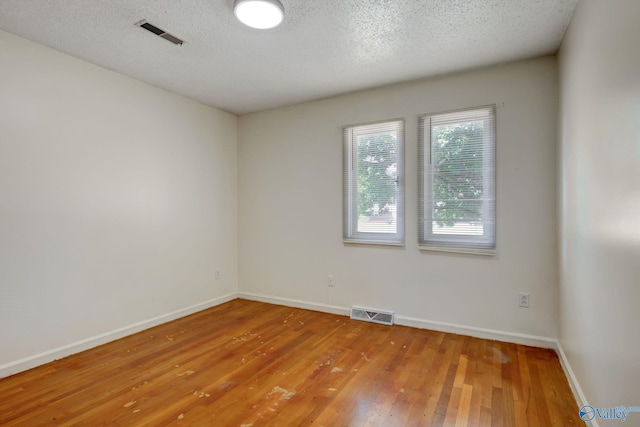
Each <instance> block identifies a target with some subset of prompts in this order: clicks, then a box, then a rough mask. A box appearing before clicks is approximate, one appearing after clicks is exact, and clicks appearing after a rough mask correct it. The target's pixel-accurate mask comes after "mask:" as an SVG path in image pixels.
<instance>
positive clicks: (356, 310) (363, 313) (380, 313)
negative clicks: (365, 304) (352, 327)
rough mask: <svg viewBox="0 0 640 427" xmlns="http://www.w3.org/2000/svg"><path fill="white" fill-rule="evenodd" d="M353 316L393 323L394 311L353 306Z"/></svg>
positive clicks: (382, 323)
mask: <svg viewBox="0 0 640 427" xmlns="http://www.w3.org/2000/svg"><path fill="white" fill-rule="evenodd" d="M351 318H352V319H355V320H364V321H365V322H372V323H380V324H381V325H393V311H385V310H377V309H373V308H362V307H355V306H354V307H351Z"/></svg>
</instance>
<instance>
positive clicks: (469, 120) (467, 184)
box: [418, 106, 496, 254]
mask: <svg viewBox="0 0 640 427" xmlns="http://www.w3.org/2000/svg"><path fill="white" fill-rule="evenodd" d="M418 135H419V142H418V144H419V146H418V150H419V165H418V167H419V175H420V176H419V194H418V197H419V202H418V206H419V216H418V219H419V224H418V226H419V238H418V243H419V245H420V247H421V248H422V249H437V250H447V251H454V252H466V253H479V254H493V253H494V252H495V233H496V226H495V222H496V221H495V219H496V213H495V212H496V210H495V106H488V107H481V108H475V109H471V110H462V111H452V112H447V113H439V114H433V115H425V116H422V117H420V118H419V129H418Z"/></svg>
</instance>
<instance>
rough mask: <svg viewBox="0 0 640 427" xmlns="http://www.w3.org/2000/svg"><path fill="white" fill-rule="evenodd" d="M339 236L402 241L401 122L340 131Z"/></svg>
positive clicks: (362, 126)
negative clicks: (341, 192)
mask: <svg viewBox="0 0 640 427" xmlns="http://www.w3.org/2000/svg"><path fill="white" fill-rule="evenodd" d="M343 145H344V165H343V181H344V203H343V224H344V227H343V228H344V231H343V238H344V240H345V241H346V242H355V243H358V242H361V243H380V244H402V243H403V242H404V224H403V221H404V206H403V202H404V201H403V197H404V190H403V172H404V171H403V168H404V121H402V120H393V121H387V122H382V123H372V124H366V125H359V126H347V127H345V128H344V129H343Z"/></svg>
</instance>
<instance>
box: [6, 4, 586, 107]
mask: <svg viewBox="0 0 640 427" xmlns="http://www.w3.org/2000/svg"><path fill="white" fill-rule="evenodd" d="M577 1H578V0H282V3H283V4H284V7H285V11H286V17H285V21H284V22H283V24H282V25H280V26H279V27H277V28H275V29H273V30H254V29H251V28H248V27H245V26H243V25H242V24H240V23H239V22H238V21H236V19H235V17H234V15H233V0H135V1H134V0H108V1H107V0H0V29H3V30H5V31H8V32H10V33H13V34H16V35H19V36H22V37H24V38H27V39H30V40H33V41H35V42H38V43H41V44H43V45H46V46H49V47H52V48H55V49H58V50H60V51H62V52H65V53H68V54H70V55H73V56H76V57H78V58H82V59H85V60H87V61H90V62H93V63H95V64H98V65H101V66H103V67H105V68H109V69H111V70H115V71H117V72H120V73H122V74H125V75H128V76H131V77H134V78H136V79H139V80H142V81H145V82H148V83H150V84H152V85H155V86H157V87H161V88H164V89H167V90H169V91H172V92H175V93H179V94H182V95H185V96H188V97H190V98H193V99H196V100H198V101H200V102H202V103H204V104H207V105H210V106H213V107H218V108H221V109H223V110H226V111H229V112H232V113H237V114H242V113H247V112H253V111H259V110H264V109H268V108H274V107H280V106H284V105H290V104H295V103H299V102H302V101H309V100H313V99H319V98H325V97H328V96H332V95H336V94H339V93H345V92H351V91H355V90H359V89H365V88H370V87H374V86H380V85H384V84H389V83H394V82H399V81H405V80H411V79H417V78H422V77H428V76H433V75H438V74H443V73H450V72H455V71H460V70H464V69H470V68H476V67H481V66H485V65H490V64H495V63H499V62H506V61H512V60H517V59H522V58H528V57H533V56H539V55H545V54H551V53H555V52H556V50H557V49H558V47H559V45H560V42H561V40H562V37H563V34H564V31H565V29H566V27H567V25H568V23H569V21H570V19H571V15H572V13H573V10H574V8H575V5H576V3H577ZM142 19H147V20H148V21H149V22H150V23H152V24H154V25H156V26H158V27H160V28H162V29H163V30H165V31H167V32H169V33H171V34H173V35H175V36H177V37H180V38H182V39H184V40H185V41H186V43H185V44H184V45H183V46H175V45H173V44H171V43H169V42H167V41H166V40H163V39H161V38H159V37H156V36H154V35H153V34H151V33H149V32H147V31H145V30H142V29H141V28H139V27H136V26H134V25H133V24H134V23H136V22H138V21H140V20H142ZM0 55H1V52H0ZM0 59H1V57H0Z"/></svg>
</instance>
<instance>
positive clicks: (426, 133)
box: [418, 105, 497, 255]
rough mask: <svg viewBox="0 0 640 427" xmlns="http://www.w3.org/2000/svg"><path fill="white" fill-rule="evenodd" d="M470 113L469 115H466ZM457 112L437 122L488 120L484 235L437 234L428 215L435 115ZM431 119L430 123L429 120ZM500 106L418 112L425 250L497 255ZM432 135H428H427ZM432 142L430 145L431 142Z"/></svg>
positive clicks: (422, 244) (421, 231)
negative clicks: (498, 124)
mask: <svg viewBox="0 0 640 427" xmlns="http://www.w3.org/2000/svg"><path fill="white" fill-rule="evenodd" d="M465 113H468V115H464V114H465ZM446 115H457V117H453V118H451V119H449V120H442V119H440V120H438V122H437V124H436V126H438V125H443V124H447V122H449V123H450V124H454V123H461V122H464V121H467V120H468V121H473V120H478V119H482V120H484V121H485V124H484V127H483V128H484V129H489V132H484V133H483V143H482V145H483V167H482V172H483V190H484V193H483V197H482V199H483V205H482V211H483V214H482V218H483V221H484V219H485V218H489V220H488V221H487V222H485V224H484V226H483V235H482V236H472V235H468V234H467V235H455V234H434V233H433V219H428V218H427V215H429V216H430V215H431V214H430V213H429V211H430V210H432V209H433V191H432V189H433V175H434V173H433V172H434V170H433V168H432V167H431V163H430V160H429V162H428V163H427V159H428V158H430V157H431V150H432V147H433V141H432V129H433V124H432V123H431V119H432V118H434V117H437V116H446ZM427 122H428V123H427ZM496 123H497V120H496V106H495V105H484V106H479V107H472V108H464V109H458V110H450V111H443V112H437V113H430V114H423V115H420V116H418V175H419V178H418V179H419V182H418V184H419V185H418V247H419V248H420V249H421V250H437V251H444V252H458V253H469V254H478V255H495V253H496V218H497V215H496V151H497V143H496V140H497V137H496V133H497V132H496V130H497V126H496ZM427 137H428V138H427ZM427 144H428V145H427Z"/></svg>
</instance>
